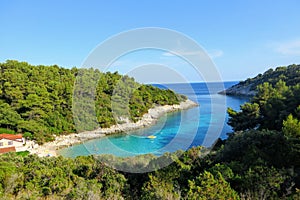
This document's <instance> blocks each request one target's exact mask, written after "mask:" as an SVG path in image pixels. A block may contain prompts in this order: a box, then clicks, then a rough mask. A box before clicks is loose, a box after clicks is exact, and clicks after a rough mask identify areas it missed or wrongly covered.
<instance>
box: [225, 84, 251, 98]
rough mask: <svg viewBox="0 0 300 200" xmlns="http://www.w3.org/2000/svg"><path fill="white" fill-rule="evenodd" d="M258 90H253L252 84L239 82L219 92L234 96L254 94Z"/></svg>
mask: <svg viewBox="0 0 300 200" xmlns="http://www.w3.org/2000/svg"><path fill="white" fill-rule="evenodd" d="M256 93H257V91H255V90H252V84H248V85H244V84H237V85H234V86H232V87H230V88H228V89H226V90H224V91H221V92H219V94H224V95H232V96H249V97H251V96H254V95H255V94H256Z"/></svg>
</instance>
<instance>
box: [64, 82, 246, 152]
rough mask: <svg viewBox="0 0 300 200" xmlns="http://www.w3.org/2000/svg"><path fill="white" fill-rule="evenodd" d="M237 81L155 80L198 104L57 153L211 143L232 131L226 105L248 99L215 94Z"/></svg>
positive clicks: (236, 105)
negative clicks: (142, 126)
mask: <svg viewBox="0 0 300 200" xmlns="http://www.w3.org/2000/svg"><path fill="white" fill-rule="evenodd" d="M236 83H237V82H224V85H223V83H207V84H206V83H190V84H185V83H184V84H183V83H181V84H164V85H157V84H154V86H157V87H159V88H170V89H172V90H174V91H175V92H177V93H180V94H184V95H186V96H187V97H188V98H189V99H191V100H193V101H196V102H197V103H198V104H199V105H200V106H199V107H195V108H191V109H188V110H183V111H178V112H174V113H169V114H166V115H165V116H163V117H161V118H160V119H159V120H158V123H156V124H155V125H153V126H151V127H148V128H144V129H140V130H137V131H132V132H129V133H127V134H120V135H113V136H106V137H103V138H99V139H94V140H90V141H86V142H84V143H83V144H78V145H74V146H72V147H69V148H65V149H61V150H59V151H58V154H60V155H63V156H66V157H76V156H79V155H91V154H113V155H116V156H121V157H127V156H135V155H140V154H147V153H151V154H154V155H162V154H163V153H165V152H174V151H176V150H179V149H181V150H186V149H188V148H191V147H192V146H199V145H202V146H207V147H208V146H211V145H212V144H213V143H214V141H215V140H216V139H217V138H219V137H220V138H222V139H224V138H226V137H227V133H229V132H231V131H232V129H231V127H230V126H228V125H227V120H228V115H227V113H226V109H227V107H231V108H233V109H235V110H238V109H239V107H240V105H241V104H243V103H245V102H247V101H249V99H248V98H243V97H231V96H225V95H220V94H217V93H218V92H219V91H221V90H222V89H223V88H229V87H230V86H232V85H234V84H236ZM149 135H152V136H155V138H154V139H150V138H148V137H147V136H149Z"/></svg>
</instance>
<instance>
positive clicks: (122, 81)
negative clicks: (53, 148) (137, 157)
mask: <svg viewBox="0 0 300 200" xmlns="http://www.w3.org/2000/svg"><path fill="white" fill-rule="evenodd" d="M0 71H1V73H0V128H5V130H3V129H2V132H7V131H10V132H11V131H12V132H22V133H26V136H27V137H31V138H33V139H35V140H36V141H37V142H38V143H44V142H47V141H50V140H52V139H53V134H56V135H59V134H66V133H71V132H75V131H83V130H90V129H94V128H97V127H98V126H100V127H109V126H111V125H113V124H116V123H119V122H120V121H119V119H120V120H121V119H123V118H124V117H123V118H122V116H123V115H124V116H125V117H128V118H130V119H131V120H133V121H136V120H138V119H139V118H140V117H141V116H142V115H143V114H144V113H146V112H147V111H148V109H149V108H151V107H152V106H153V105H155V104H157V105H165V104H178V103H179V102H180V101H182V100H184V99H185V97H183V96H181V95H177V94H175V93H174V92H173V91H171V90H161V89H158V88H156V87H153V86H150V85H141V84H139V83H137V82H135V81H134V79H133V78H130V77H128V76H121V75H120V74H118V73H117V72H115V73H110V72H108V73H101V72H100V71H98V70H95V69H77V68H72V69H64V68H60V67H58V66H56V65H54V66H32V65H29V64H28V63H25V62H17V61H7V62H6V63H0ZM79 75H81V76H79ZM76 77H79V78H78V79H76ZM74 83H75V85H76V84H77V85H76V86H77V87H76V88H75V87H74ZM93 87H94V88H95V90H96V93H95V91H92V90H91V89H90V88H93ZM73 97H74V98H78V99H75V100H74V98H73ZM86 97H89V98H92V100H93V102H92V103H91V104H87V102H85V100H86V99H88V98H86ZM89 100H90V99H89ZM72 104H75V105H76V106H77V108H80V110H72ZM93 108H95V113H96V119H94V118H95V115H93V113H92V112H90V111H91V110H92V109H93ZM112 108H114V110H112ZM113 111H114V112H113ZM73 112H80V113H79V114H78V116H79V118H80V119H79V118H78V117H77V116H76V117H74V116H73ZM114 115H117V116H114ZM73 118H74V120H75V122H78V124H76V130H75V124H74V120H73ZM93 122H94V124H93Z"/></svg>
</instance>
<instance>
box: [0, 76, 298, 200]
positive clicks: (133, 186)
mask: <svg viewBox="0 0 300 200" xmlns="http://www.w3.org/2000/svg"><path fill="white" fill-rule="evenodd" d="M298 84H299V83H294V84H291V85H289V86H286V84H285V82H284V81H283V80H278V82H277V83H276V84H274V85H273V84H270V83H263V85H260V86H259V88H258V91H259V92H258V93H257V95H256V96H255V97H254V98H253V99H252V100H251V102H250V103H246V104H245V105H243V106H242V107H241V111H238V112H237V111H234V110H232V109H229V110H228V111H229V114H230V120H229V123H230V124H231V125H232V126H233V128H234V130H236V132H234V133H231V134H230V135H229V137H228V139H226V140H224V141H221V140H219V141H218V142H217V143H216V145H215V146H214V147H212V148H211V149H206V148H201V147H195V148H192V149H189V150H188V151H186V152H175V153H172V154H165V155H164V159H171V160H173V162H172V163H171V164H170V165H169V166H167V167H165V168H162V169H158V170H156V171H154V172H150V173H136V174H135V173H125V172H118V171H116V170H113V169H111V168H108V167H107V166H106V165H105V164H103V162H102V161H103V160H105V159H109V160H114V161H115V163H117V164H119V165H122V166H126V165H131V166H133V167H136V169H137V171H138V169H139V168H140V167H141V166H146V167H147V166H150V165H153V163H155V162H154V161H158V162H159V159H161V158H157V157H154V156H151V155H145V156H144V159H141V160H143V162H136V160H135V158H132V159H127V158H125V159H124V158H115V157H112V156H100V157H92V156H89V157H78V158H76V159H69V158H63V157H58V158H38V157H37V156H34V155H26V154H25V155H16V154H5V155H2V156H1V157H0V199H149V200H150V199H213V200H215V199H249V200H250V199H300V190H299V188H300V122H299V120H300V115H299V105H300V104H299V99H300V98H299V95H300V89H299V88H300V87H299V85H298ZM179 155H181V156H179ZM156 163H157V162H156Z"/></svg>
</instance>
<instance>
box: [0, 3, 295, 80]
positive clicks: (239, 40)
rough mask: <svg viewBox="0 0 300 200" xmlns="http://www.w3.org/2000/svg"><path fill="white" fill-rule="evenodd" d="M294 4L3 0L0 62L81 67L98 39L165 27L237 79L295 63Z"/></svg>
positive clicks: (127, 60) (129, 61)
mask: <svg viewBox="0 0 300 200" xmlns="http://www.w3.org/2000/svg"><path fill="white" fill-rule="evenodd" d="M299 8H300V1H297V0H294V1H292V0H287V1H276V0H273V1H271V0H270V1H267V0H262V1H256V0H251V1H221V0H219V1H214V0H211V1H208V0H198V1H197V0H195V1H179V0H177V1H176V0H172V1H161V0H152V1H145V0H140V1H113V0H112V1H104V0H103V1H101V0H100V1H89V0H87V1H76V0H73V1H67V0H66V1H56V0H44V1H38V0H36V1H33V0H26V1H21V0H20V1H14V0H2V1H1V2H0V25H1V28H0V36H1V37H0V62H5V60H7V59H14V60H20V61H27V62H29V63H32V64H45V65H51V64H58V65H59V66H63V67H73V66H77V67H80V66H81V64H82V63H83V61H84V60H85V58H86V57H87V56H88V55H89V53H90V52H91V51H92V50H93V49H94V48H95V47H96V46H97V45H98V44H99V43H101V42H102V41H104V40H105V39H107V38H109V37H111V36H113V35H116V34H118V33H120V32H123V31H127V30H130V29H135V28H142V27H162V28H168V29H173V30H176V31H179V32H181V33H183V34H185V35H187V36H189V37H191V38H193V39H194V40H195V41H197V42H198V43H199V44H200V45H201V46H202V47H203V49H205V51H206V52H207V53H208V54H209V55H210V56H211V58H212V60H213V62H214V63H215V65H216V67H217V69H218V70H219V72H220V74H221V76H222V78H223V79H224V80H242V79H245V78H248V77H253V76H255V75H256V74H258V73H261V72H264V71H265V70H266V69H268V68H270V67H276V66H282V65H289V64H292V63H296V64H300V26H299V19H300V12H299ZM147 54H148V55H147ZM149 54H150V55H153V56H152V59H154V60H155V62H159V59H160V57H159V56H155V53H153V52H150V53H149V51H146V52H144V53H137V55H136V56H134V54H132V55H129V56H125V57H122V59H120V60H119V61H118V65H116V66H115V67H114V68H113V69H118V67H123V69H119V70H120V71H121V72H122V71H126V70H124V69H125V68H126V67H130V66H129V65H136V64H138V63H143V62H150V61H151V59H149ZM169 57H170V56H169ZM150 58H151V56H150ZM172 59H173V58H170V62H174V63H175V62H176V64H177V65H179V64H178V63H180V62H178V61H177V60H176V59H173V60H172ZM179 70H180V69H179ZM183 71H185V70H183ZM190 79H191V81H198V78H197V77H192V76H191V77H190ZM199 80H200V79H199Z"/></svg>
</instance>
